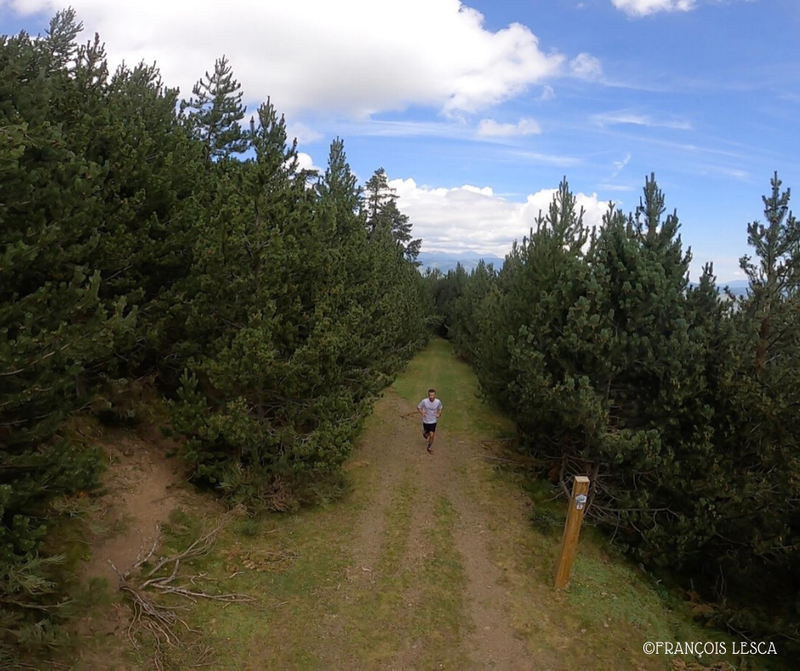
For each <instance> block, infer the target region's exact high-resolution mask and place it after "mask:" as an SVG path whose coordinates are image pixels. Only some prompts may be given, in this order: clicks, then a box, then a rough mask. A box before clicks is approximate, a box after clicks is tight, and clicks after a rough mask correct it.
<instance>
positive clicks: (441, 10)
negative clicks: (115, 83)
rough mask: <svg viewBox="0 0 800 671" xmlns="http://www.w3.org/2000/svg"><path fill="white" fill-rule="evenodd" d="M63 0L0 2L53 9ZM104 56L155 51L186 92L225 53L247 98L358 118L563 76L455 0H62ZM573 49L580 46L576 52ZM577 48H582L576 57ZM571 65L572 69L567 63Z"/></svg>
mask: <svg viewBox="0 0 800 671" xmlns="http://www.w3.org/2000/svg"><path fill="white" fill-rule="evenodd" d="M63 4H64V3H63V0H0V6H10V7H11V8H12V9H14V10H16V11H17V12H19V13H31V12H37V11H40V12H49V13H55V11H57V10H58V9H61V7H62V6H63ZM70 4H71V5H72V6H74V7H75V9H76V10H77V12H78V17H79V19H80V20H81V21H83V22H84V23H85V25H86V29H87V33H89V34H91V33H92V32H95V31H96V32H99V33H100V36H101V39H103V40H104V41H105V42H106V44H107V47H108V53H109V55H110V58H111V60H112V61H113V62H112V65H114V64H116V63H117V62H119V61H121V60H123V59H124V60H125V61H126V62H128V63H137V62H139V61H140V60H145V61H146V62H153V61H154V60H155V61H157V63H158V65H159V66H160V68H161V70H162V73H163V75H164V80H165V81H166V82H167V83H168V84H169V85H171V86H180V88H181V91H182V92H183V94H184V95H188V94H189V92H190V90H191V87H192V85H193V84H194V82H196V81H197V79H199V78H200V77H201V76H202V75H203V73H204V72H206V71H207V70H209V69H211V68H212V67H213V64H214V60H215V59H216V58H217V57H219V56H221V55H223V54H225V55H226V56H227V57H228V59H229V60H230V62H231V65H232V67H233V71H234V74H235V76H236V78H237V79H238V80H239V81H240V82H241V83H242V85H243V88H244V91H245V98H246V99H247V100H250V101H263V100H264V99H266V97H267V96H271V97H272V100H273V102H274V103H275V105H276V107H277V108H278V110H279V111H281V112H286V113H287V114H288V115H292V114H296V113H298V112H300V111H303V110H314V111H322V112H331V113H345V114H348V115H353V116H361V117H365V116H368V115H370V114H372V113H376V112H379V111H388V110H400V109H404V108H406V107H408V106H409V105H422V106H429V107H433V108H436V109H439V110H442V111H444V112H445V113H450V114H458V113H460V112H461V113H463V112H466V113H475V112H479V111H480V110H483V109H487V108H489V107H491V106H493V105H495V104H498V103H501V102H503V101H505V100H508V99H510V98H513V97H515V96H517V95H519V94H521V93H523V92H524V91H525V90H526V89H527V88H528V87H529V86H531V85H534V84H537V83H541V82H543V81H544V80H546V79H548V78H551V77H556V76H566V75H568V74H569V72H568V70H567V69H566V68H565V63H566V57H565V56H564V55H561V54H559V53H557V52H556V51H555V50H552V49H551V48H550V47H549V46H548V50H547V51H546V52H545V51H543V50H542V49H541V48H540V46H539V39H538V38H537V37H536V35H535V34H534V33H533V32H532V31H531V30H530V28H528V27H527V26H524V25H522V24H520V23H512V24H510V25H509V26H507V27H505V28H503V29H500V30H497V31H494V30H490V29H487V28H486V27H485V26H484V18H483V15H482V14H480V13H479V12H478V11H476V10H475V9H472V8H470V7H467V6H466V5H463V4H462V3H461V2H459V1H458V0H381V2H376V1H375V0H340V1H339V2H330V0H305V2H278V1H275V0H271V1H269V2H255V1H253V0H228V1H227V2H224V3H220V2H212V1H210V0H168V1H166V2H165V1H164V0H115V1H114V2H110V1H109V0H70ZM582 56H583V55H582ZM582 56H581V57H582ZM573 69H574V68H573Z"/></svg>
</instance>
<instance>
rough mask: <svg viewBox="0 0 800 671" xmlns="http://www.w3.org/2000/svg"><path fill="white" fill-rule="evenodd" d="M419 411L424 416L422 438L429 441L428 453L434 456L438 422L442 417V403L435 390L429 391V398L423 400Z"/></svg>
mask: <svg viewBox="0 0 800 671" xmlns="http://www.w3.org/2000/svg"><path fill="white" fill-rule="evenodd" d="M417 410H418V411H419V414H420V415H422V437H423V438H425V439H426V440H427V441H428V453H429V454H433V440H434V438H436V422H437V420H438V419H439V417H441V415H442V402H441V401H440V400H439V399H438V398H436V390H435V389H428V398H423V399H422V400H421V401H420V402H419V405H418V406H417Z"/></svg>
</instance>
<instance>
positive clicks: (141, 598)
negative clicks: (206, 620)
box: [120, 513, 255, 671]
mask: <svg viewBox="0 0 800 671" xmlns="http://www.w3.org/2000/svg"><path fill="white" fill-rule="evenodd" d="M231 516H232V515H231V513H228V514H227V515H224V516H223V517H222V518H220V520H219V521H218V522H217V524H216V525H214V527H213V528H212V529H211V530H210V531H208V532H206V533H204V534H203V535H201V536H200V537H199V538H197V539H195V540H194V541H193V542H192V543H191V544H190V545H189V547H187V548H186V549H185V550H183V551H182V552H179V553H177V554H175V555H172V556H169V557H161V558H159V559H158V560H157V561H156V562H155V564H154V565H153V567H152V568H151V569H149V570H148V571H147V572H146V573H145V575H144V576H143V577H144V579H143V580H141V582H139V583H138V584H136V582H135V580H134V576H133V575H132V573H133V572H134V570H138V569H141V568H142V567H143V566H144V565H145V564H146V563H147V562H148V561H150V559H151V558H152V557H153V556H154V555H155V551H156V547H157V545H158V535H156V540H155V541H154V543H153V547H152V549H151V550H150V552H149V553H148V554H147V555H146V556H145V557H144V558H142V559H140V560H138V561H137V562H136V563H135V564H134V566H133V568H132V569H131V570H130V571H128V572H127V573H125V574H124V575H122V576H120V577H121V580H122V586H121V587H120V590H121V592H122V594H123V595H124V596H125V598H126V599H127V600H128V601H130V603H131V605H132V608H133V616H132V618H131V622H130V624H129V626H128V639H129V640H130V642H131V644H132V645H133V646H134V647H135V648H138V647H139V644H138V642H137V635H138V634H141V633H142V632H143V631H146V632H148V633H149V634H150V636H151V638H152V640H153V666H154V668H155V669H157V671H162V670H163V668H164V653H165V651H166V649H167V648H174V647H177V646H179V645H180V644H181V643H180V639H179V637H178V634H177V633H176V628H178V626H179V625H182V626H183V627H184V628H185V629H186V631H187V632H191V633H195V634H199V633H200V632H198V631H196V630H194V629H192V628H191V627H190V626H189V625H188V624H187V623H186V621H185V620H183V619H182V618H180V617H179V616H178V613H179V612H180V611H181V610H183V608H182V607H180V606H176V605H165V604H162V603H158V602H157V601H156V600H154V599H153V598H152V596H151V595H152V594H153V593H160V594H174V595H177V596H179V597H182V598H184V599H186V600H188V601H190V602H192V603H196V602H197V600H198V599H207V600H209V601H219V602H222V603H224V604H225V605H228V604H231V603H250V602H253V601H255V599H254V598H253V597H251V596H248V595H246V594H236V593H227V594H213V593H210V592H207V591H204V590H203V589H202V588H200V587H197V586H196V583H197V582H200V581H204V582H208V581H210V580H211V579H210V578H209V577H208V576H206V575H205V574H204V573H198V574H190V575H183V574H182V573H181V567H182V566H184V565H186V563H187V562H189V561H191V560H192V559H195V558H197V557H201V556H203V555H205V554H208V552H209V551H210V550H211V548H212V547H213V546H214V543H215V541H216V539H217V535H218V534H219V532H220V531H221V530H222V529H223V528H224V527H225V525H226V524H227V523H228V520H229V519H230V517H231ZM201 652H202V654H201V655H200V657H201V658H202V661H201V664H202V665H208V664H210V662H209V655H210V652H209V651H208V650H203V651H201Z"/></svg>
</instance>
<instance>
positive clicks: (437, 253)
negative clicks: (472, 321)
mask: <svg viewBox="0 0 800 671" xmlns="http://www.w3.org/2000/svg"><path fill="white" fill-rule="evenodd" d="M424 244H425V243H424V241H423V248H422V249H421V250H420V253H419V255H420V257H423V256H425V257H436V259H434V260H446V259H450V260H451V261H455V260H457V259H458V258H466V257H468V258H470V259H484V260H486V259H489V260H493V261H494V260H497V261H503V262H505V257H506V254H504V255H502V256H501V255H500V254H498V253H496V252H481V251H478V250H474V249H469V250H459V251H456V252H448V251H444V250H430V249H425V247H424ZM509 251H510V250H509ZM431 265H432V264H431V263H423V266H431ZM689 278H690V279H689V281H690V282H691V283H693V284H696V283H697V280H696V279H692V278H691V272H690V275H689ZM716 283H717V285H718V286H727V287H731V288H732V289H739V288H742V287H746V286H748V285H749V284H750V281H749V280H747V279H742V278H737V279H733V280H721V279H719V277H718V278H717V280H716Z"/></svg>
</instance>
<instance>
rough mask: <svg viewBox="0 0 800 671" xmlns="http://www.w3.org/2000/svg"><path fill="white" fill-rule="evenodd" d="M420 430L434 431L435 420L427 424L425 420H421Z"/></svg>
mask: <svg viewBox="0 0 800 671" xmlns="http://www.w3.org/2000/svg"><path fill="white" fill-rule="evenodd" d="M422 430H423V431H425V432H426V433H436V422H434V423H433V424H427V423H425V422H422Z"/></svg>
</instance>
